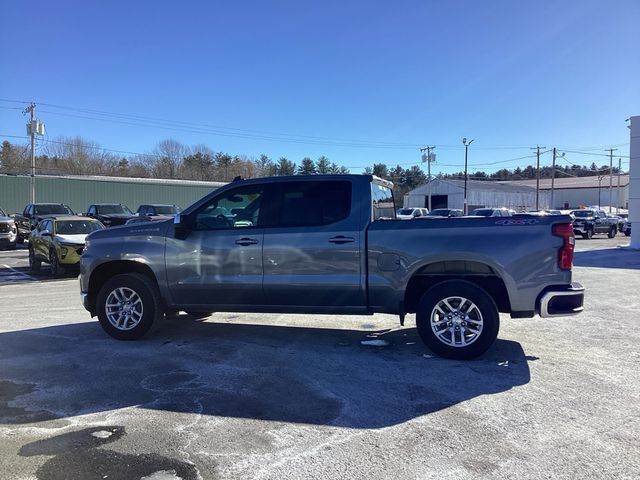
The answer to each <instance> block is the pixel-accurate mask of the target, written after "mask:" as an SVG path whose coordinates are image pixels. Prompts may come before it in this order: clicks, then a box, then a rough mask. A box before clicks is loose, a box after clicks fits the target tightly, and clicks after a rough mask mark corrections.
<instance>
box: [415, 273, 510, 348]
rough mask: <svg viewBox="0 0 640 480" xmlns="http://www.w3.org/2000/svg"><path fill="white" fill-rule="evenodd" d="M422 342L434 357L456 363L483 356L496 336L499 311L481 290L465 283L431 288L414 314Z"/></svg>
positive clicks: (438, 285) (443, 284)
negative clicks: (456, 360) (438, 356)
mask: <svg viewBox="0 0 640 480" xmlns="http://www.w3.org/2000/svg"><path fill="white" fill-rule="evenodd" d="M416 326H417V328H418V333H419V335H420V338H422V341H423V342H424V343H425V344H426V345H427V346H428V347H429V348H430V349H431V350H432V351H433V352H434V353H436V354H438V355H440V356H442V357H445V358H452V359H458V360H464V359H470V358H475V357H478V356H480V355H482V354H483V353H484V352H486V351H487V350H488V349H489V347H491V345H492V344H493V342H494V341H495V339H496V337H497V336H498V330H499V328H500V317H499V314H498V308H497V307H496V304H495V302H494V301H493V299H492V298H491V297H490V296H489V294H488V293H487V292H486V291H484V290H483V289H482V288H480V287H478V286H476V285H474V284H473V283H470V282H467V281H464V280H451V281H446V282H442V283H439V284H437V285H435V286H433V287H431V288H430V289H429V290H427V292H425V293H424V294H423V295H422V298H421V299H420V303H419V305H418V311H417V312H416Z"/></svg>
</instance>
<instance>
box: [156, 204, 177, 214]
mask: <svg viewBox="0 0 640 480" xmlns="http://www.w3.org/2000/svg"><path fill="white" fill-rule="evenodd" d="M154 209H155V211H156V215H175V214H177V213H178V209H177V208H176V207H174V206H173V205H167V206H159V207H154Z"/></svg>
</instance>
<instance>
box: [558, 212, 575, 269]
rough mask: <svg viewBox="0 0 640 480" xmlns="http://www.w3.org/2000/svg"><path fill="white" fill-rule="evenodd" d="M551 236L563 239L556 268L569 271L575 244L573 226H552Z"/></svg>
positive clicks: (560, 224)
mask: <svg viewBox="0 0 640 480" xmlns="http://www.w3.org/2000/svg"><path fill="white" fill-rule="evenodd" d="M553 234H554V235H555V236H557V237H562V238H563V239H564V244H563V245H562V248H560V252H559V253H558V266H559V267H560V269H562V270H571V267H572V266H573V250H574V248H575V244H576V237H574V235H573V225H572V224H570V223H559V224H556V225H554V226H553Z"/></svg>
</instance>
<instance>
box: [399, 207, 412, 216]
mask: <svg viewBox="0 0 640 480" xmlns="http://www.w3.org/2000/svg"><path fill="white" fill-rule="evenodd" d="M412 213H413V208H403V209H402V210H400V211H399V212H398V215H411V214H412Z"/></svg>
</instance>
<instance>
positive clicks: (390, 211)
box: [371, 180, 396, 222]
mask: <svg viewBox="0 0 640 480" xmlns="http://www.w3.org/2000/svg"><path fill="white" fill-rule="evenodd" d="M395 218H396V208H395V204H394V201H393V190H391V185H386V184H382V183H381V182H378V181H377V180H374V181H373V182H371V220H372V221H374V222H375V221H376V220H389V219H393V220H395Z"/></svg>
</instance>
